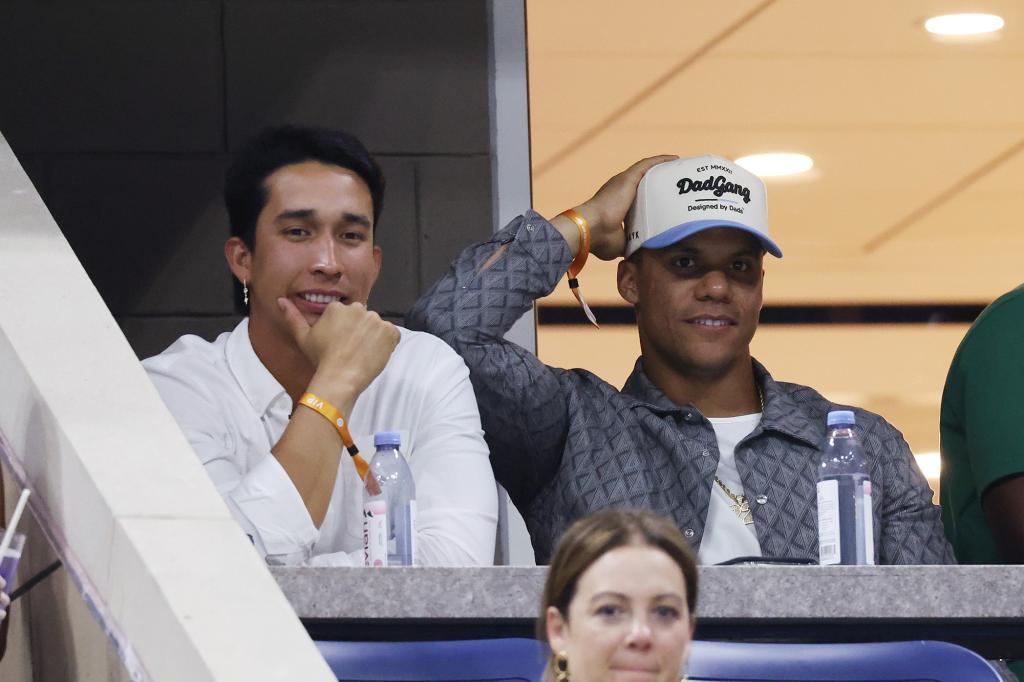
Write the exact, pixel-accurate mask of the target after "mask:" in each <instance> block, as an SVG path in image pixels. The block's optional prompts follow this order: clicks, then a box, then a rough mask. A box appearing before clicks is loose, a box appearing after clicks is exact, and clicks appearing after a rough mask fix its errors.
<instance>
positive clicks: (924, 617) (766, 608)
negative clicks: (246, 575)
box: [272, 566, 1024, 658]
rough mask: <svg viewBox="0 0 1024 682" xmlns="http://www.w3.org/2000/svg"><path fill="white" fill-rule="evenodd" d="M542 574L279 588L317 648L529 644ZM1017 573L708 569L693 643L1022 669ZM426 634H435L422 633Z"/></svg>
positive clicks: (277, 571)
mask: <svg viewBox="0 0 1024 682" xmlns="http://www.w3.org/2000/svg"><path fill="white" fill-rule="evenodd" d="M546 570H547V569H546V568H542V567H539V568H533V567H515V566H509V567H493V568H465V569H453V568H390V569H384V570H380V569H363V568H286V567H275V568H273V569H272V573H273V574H274V577H275V578H276V579H277V582H278V585H280V586H281V589H282V591H283V592H284V593H285V596H286V597H287V598H288V600H289V601H290V602H291V604H292V607H293V608H294V609H295V611H296V613H298V615H299V617H300V618H302V619H303V620H304V621H305V622H306V624H307V628H309V629H310V631H311V632H312V633H313V634H314V636H315V637H321V638H328V637H336V638H339V639H342V638H353V639H387V638H388V636H389V633H390V636H391V638H393V639H424V638H427V639H429V638H430V637H429V636H428V635H429V633H430V632H432V631H433V632H443V636H445V637H465V638H474V637H486V636H495V635H499V634H500V635H509V634H517V635H520V636H529V635H530V633H531V632H532V631H533V624H534V619H535V618H536V616H537V612H538V609H539V604H540V594H541V590H542V588H543V583H544V576H545V573H546ZM1022 584H1024V566H844V567H830V568H821V567H817V566H728V567H726V566H705V567H701V569H700V595H699V600H698V609H697V618H698V636H700V637H702V638H705V639H743V640H752V639H758V640H768V641H822V642H825V641H881V640H894V639H943V640H947V641H953V642H957V643H961V644H964V645H966V646H969V647H971V648H973V649H975V650H976V651H979V653H982V654H983V655H986V656H988V657H990V658H1002V657H1018V658H1024V598H1022V596H1021V591H1020V586H1021V585H1022ZM427 625H434V626H436V628H441V629H440V630H438V629H436V628H430V627H425V626H427Z"/></svg>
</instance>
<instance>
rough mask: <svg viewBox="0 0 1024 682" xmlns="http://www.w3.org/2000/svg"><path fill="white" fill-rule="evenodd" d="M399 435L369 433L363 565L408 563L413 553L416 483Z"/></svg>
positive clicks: (414, 551) (394, 433) (407, 564)
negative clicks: (373, 450)
mask: <svg viewBox="0 0 1024 682" xmlns="http://www.w3.org/2000/svg"><path fill="white" fill-rule="evenodd" d="M401 443H402V438H401V435H400V434H398V433H397V432H395V431H382V432H380V433H376V434H374V436H373V444H374V446H375V447H376V448H377V452H376V453H375V454H374V455H373V459H371V460H370V470H369V471H368V472H367V473H366V481H365V484H364V490H363V556H364V557H365V559H366V565H367V566H412V564H413V557H414V556H415V555H416V483H415V482H414V481H413V479H412V471H410V470H409V465H408V464H406V462H405V457H404V456H402V453H401V451H400V450H399V449H398V448H399V446H400V445H401Z"/></svg>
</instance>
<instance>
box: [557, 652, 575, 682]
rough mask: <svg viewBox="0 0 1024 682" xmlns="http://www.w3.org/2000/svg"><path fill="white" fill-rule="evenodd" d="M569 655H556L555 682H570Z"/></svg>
mask: <svg viewBox="0 0 1024 682" xmlns="http://www.w3.org/2000/svg"><path fill="white" fill-rule="evenodd" d="M570 680H572V677H570V675H569V654H567V653H565V652H564V651H559V652H558V653H557V654H555V682H570Z"/></svg>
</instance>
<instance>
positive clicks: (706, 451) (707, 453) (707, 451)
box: [700, 448, 711, 457]
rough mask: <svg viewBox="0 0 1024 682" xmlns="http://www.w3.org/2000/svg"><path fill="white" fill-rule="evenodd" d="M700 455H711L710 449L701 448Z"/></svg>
mask: <svg viewBox="0 0 1024 682" xmlns="http://www.w3.org/2000/svg"><path fill="white" fill-rule="evenodd" d="M700 456H701V457H710V456H711V451H710V450H708V449H707V448H704V449H703V450H701V451H700Z"/></svg>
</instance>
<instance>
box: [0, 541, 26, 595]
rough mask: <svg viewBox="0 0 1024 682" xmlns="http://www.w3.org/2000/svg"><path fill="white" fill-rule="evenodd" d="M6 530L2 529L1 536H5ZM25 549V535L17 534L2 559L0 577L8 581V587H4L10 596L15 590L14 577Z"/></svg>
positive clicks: (0, 558)
mask: <svg viewBox="0 0 1024 682" xmlns="http://www.w3.org/2000/svg"><path fill="white" fill-rule="evenodd" d="M3 532H4V529H3V528H0V535H3ZM23 549H25V534H24V533H15V534H14V535H13V536H12V537H11V544H10V546H9V547H8V548H7V551H6V552H4V555H3V557H0V576H3V579H4V580H6V581H7V585H6V586H5V587H4V593H5V594H10V593H11V590H13V589H14V576H15V575H16V574H17V571H18V562H19V561H21V551H22V550H23Z"/></svg>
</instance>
